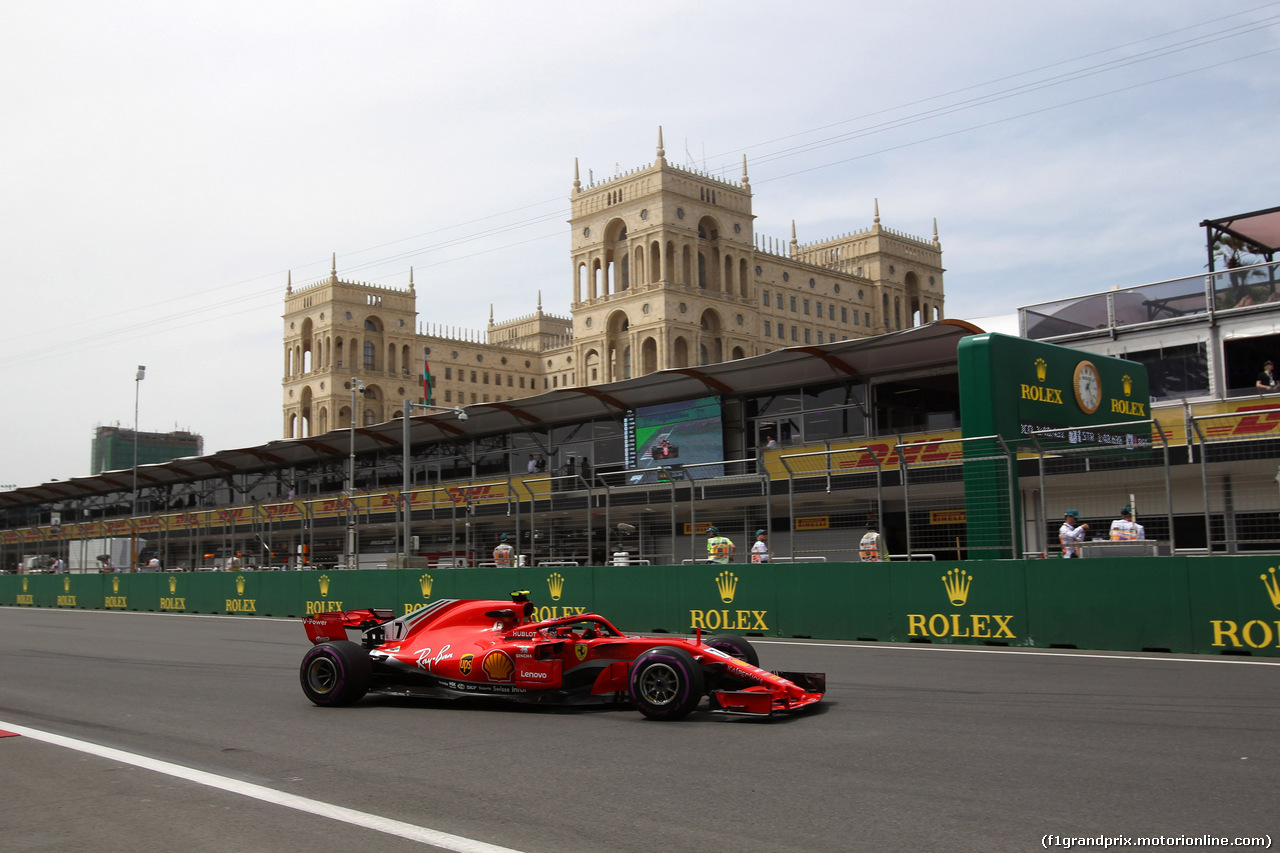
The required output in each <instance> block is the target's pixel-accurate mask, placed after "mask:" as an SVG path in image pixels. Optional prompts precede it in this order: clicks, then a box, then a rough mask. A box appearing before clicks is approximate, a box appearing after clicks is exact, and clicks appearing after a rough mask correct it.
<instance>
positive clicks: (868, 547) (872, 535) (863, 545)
mask: <svg viewBox="0 0 1280 853" xmlns="http://www.w3.org/2000/svg"><path fill="white" fill-rule="evenodd" d="M879 526H880V525H879V523H878V522H877V521H876V520H875V519H874V518H873V519H871V520H870V521H868V522H867V532H866V533H864V534H862V540H861V541H860V542H858V554H859V556H861V558H862V562H864V563H882V562H885V561H887V560H888V559H889V555H888V553H887V552H886V551H885V544H884V537H882V536H881V535H880V532H879V531H878V530H877V529H876V528H877V527H879Z"/></svg>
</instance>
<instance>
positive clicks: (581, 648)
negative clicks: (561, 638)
mask: <svg viewBox="0 0 1280 853" xmlns="http://www.w3.org/2000/svg"><path fill="white" fill-rule="evenodd" d="M573 654H574V656H575V657H576V658H577V659H578V660H580V661H581V660H586V659H587V646H586V644H585V643H575V644H574V646H573Z"/></svg>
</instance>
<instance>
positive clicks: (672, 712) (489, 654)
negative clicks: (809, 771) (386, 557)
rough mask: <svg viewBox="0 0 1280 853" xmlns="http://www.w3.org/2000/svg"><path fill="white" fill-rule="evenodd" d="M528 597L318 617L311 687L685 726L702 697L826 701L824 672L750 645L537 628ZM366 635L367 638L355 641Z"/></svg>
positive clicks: (776, 703) (739, 706) (591, 622)
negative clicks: (605, 712)
mask: <svg viewBox="0 0 1280 853" xmlns="http://www.w3.org/2000/svg"><path fill="white" fill-rule="evenodd" d="M533 609H534V608H533V604H532V603H531V602H530V601H529V599H528V594H527V593H513V594H512V600H511V601H461V600H453V599H446V600H441V601H436V602H433V603H432V604H429V605H427V606H425V607H422V608H420V609H418V610H415V611H413V612H412V613H409V614H407V615H405V616H401V617H399V618H392V613H391V611H390V610H348V611H345V612H342V613H318V614H316V615H314V616H311V617H308V618H307V620H306V629H307V636H308V637H309V638H310V639H311V642H312V643H314V644H315V645H314V647H313V648H312V649H310V650H309V651H308V652H307V654H306V655H305V656H304V657H303V658H302V667H301V671H300V678H301V681H302V691H303V692H304V693H305V694H306V695H307V698H308V699H310V700H311V701H312V702H314V703H316V704H317V705H346V704H350V703H351V702H355V701H356V700H357V699H359V698H360V697H362V696H363V695H364V694H365V693H367V692H370V691H374V692H377V693H384V694H391V695H398V696H427V697H437V698H458V697H463V696H490V697H499V698H502V699H506V700H509V701H516V702H528V703H555V704H564V705H578V704H607V703H614V702H620V701H626V700H628V699H629V700H630V701H631V702H633V703H634V704H635V706H636V708H637V709H639V711H640V713H642V714H644V715H645V716H646V717H650V718H652V719H655V720H677V719H680V718H681V717H683V716H685V715H687V714H688V713H689V712H690V711H692V710H694V708H696V707H697V706H698V704H699V703H700V702H701V701H702V697H703V696H704V695H709V696H710V698H711V710H712V711H715V712H720V713H726V714H747V715H753V716H769V715H772V714H774V713H777V712H782V711H796V710H799V709H801V708H805V707H809V706H812V705H814V704H816V703H818V702H820V701H821V700H822V695H823V693H824V692H825V691H826V675H825V674H824V673H814V672H804V673H796V672H767V671H765V670H763V669H760V668H759V666H757V663H758V662H759V661H758V659H757V656H756V652H755V649H754V648H752V646H751V644H750V643H748V642H747V641H746V640H744V639H743V638H742V637H739V636H736V635H733V634H720V635H718V636H714V637H708V638H706V639H705V640H704V639H701V638H700V637H699V638H698V639H681V638H678V637H639V636H632V635H628V634H624V633H622V632H621V631H619V630H618V629H617V628H615V627H614V626H613V625H612V624H610V623H609V621H608V620H607V619H605V618H604V617H602V616H597V615H595V614H594V613H585V614H579V615H577V616H565V617H561V618H559V619H548V620H546V621H544V622H531V621H529V617H530V615H531V614H532V613H533ZM348 629H350V630H352V631H359V632H360V633H361V636H362V642H361V643H359V644H357V643H354V642H350V641H349V640H348V639H347V631H348Z"/></svg>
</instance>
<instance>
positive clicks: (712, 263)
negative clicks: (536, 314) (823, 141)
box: [570, 128, 943, 385]
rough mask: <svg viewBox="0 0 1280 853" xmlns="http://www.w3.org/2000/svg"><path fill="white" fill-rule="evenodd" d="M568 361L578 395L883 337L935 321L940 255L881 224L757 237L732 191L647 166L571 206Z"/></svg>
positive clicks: (579, 190)
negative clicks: (789, 349) (668, 372)
mask: <svg viewBox="0 0 1280 853" xmlns="http://www.w3.org/2000/svg"><path fill="white" fill-rule="evenodd" d="M571 202H572V215H571V218H570V225H571V228H572V249H571V255H572V260H573V275H574V290H573V303H572V312H573V342H574V354H575V358H576V361H577V363H578V365H580V366H581V375H580V378H579V381H580V382H581V383H582V384H585V385H594V384H598V383H601V382H611V381H616V380H620V379H626V378H630V377H632V376H641V375H644V374H647V373H652V372H654V371H657V370H665V369H668V368H692V367H696V366H698V365H702V364H713V363H716V362H720V361H725V360H728V359H735V358H743V357H745V356H751V355H757V354H760V353H763V352H768V351H770V350H773V349H779V348H782V347H786V346H796V345H802V344H812V343H825V342H831V341H837V340H844V339H847V338H850V337H863V336H867V335H873V334H881V333H883V332H886V331H894V330H897V329H904V328H907V327H909V326H913V325H919V324H922V323H928V322H933V321H935V320H937V319H940V318H941V317H942V316H943V314H942V312H943V289H942V272H943V269H942V249H941V245H940V244H939V242H938V237H937V225H936V221H935V225H934V236H933V240H932V241H925V240H921V239H919V238H916V237H911V236H910V235H907V234H903V233H900V232H896V231H891V230H889V229H886V228H884V227H882V226H881V224H880V212H879V202H878V201H877V202H876V203H875V218H874V222H873V224H872V227H871V228H870V229H867V230H864V231H861V232H857V233H851V234H845V235H841V236H838V237H835V238H827V239H822V240H818V241H815V242H812V243H801V242H800V241H799V240H798V239H797V237H796V229H795V224H794V222H793V223H792V230H791V239H790V241H789V242H786V243H784V242H783V241H780V240H770V239H767V238H762V237H760V236H758V235H756V234H755V232H754V227H753V223H754V219H755V217H754V214H753V213H752V193H751V182H750V177H749V175H748V173H747V163H746V158H745V157H744V158H743V164H742V178H741V181H740V182H738V183H734V182H731V181H726V180H723V179H721V178H717V177H714V176H712V175H709V174H705V173H702V172H697V171H695V170H691V169H687V168H684V167H681V166H676V165H673V164H671V163H669V162H667V159H666V152H665V151H664V149H663V141H662V130H661V128H659V130H658V149H657V156H656V158H655V159H654V162H653V163H652V164H651V165H649V166H646V167H642V168H639V169H634V170H632V171H629V172H626V173H624V174H620V175H618V176H616V177H613V178H610V179H606V180H603V181H600V182H598V183H595V182H593V183H591V184H590V185H589V186H585V187H584V186H583V185H582V181H581V176H580V174H579V172H578V166H577V163H576V162H575V164H574V181H573V192H572V196H571Z"/></svg>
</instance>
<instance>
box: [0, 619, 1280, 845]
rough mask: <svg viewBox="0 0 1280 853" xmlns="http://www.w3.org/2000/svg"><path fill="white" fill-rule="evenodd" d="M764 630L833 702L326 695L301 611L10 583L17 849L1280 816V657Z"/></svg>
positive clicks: (706, 838)
mask: <svg viewBox="0 0 1280 853" xmlns="http://www.w3.org/2000/svg"><path fill="white" fill-rule="evenodd" d="M757 645H758V649H759V652H760V657H761V663H762V665H764V666H765V667H766V668H777V669H809V670H820V671H825V672H826V673H827V678H828V682H827V683H828V693H827V701H826V702H824V704H823V705H821V706H819V709H818V710H817V711H815V712H812V713H808V714H803V715H800V716H797V717H794V718H786V719H780V720H774V721H761V720H754V719H744V718H726V717H713V716H711V715H709V714H707V713H705V711H699V712H697V713H695V714H694V715H693V716H691V717H690V718H688V719H686V720H684V721H681V722H677V723H656V722H651V721H648V720H646V719H644V718H643V717H641V716H640V715H639V714H638V713H636V712H635V711H634V710H630V709H619V710H613V709H610V710H589V711H579V710H573V711H565V710H542V709H530V708H520V707H514V706H506V705H497V704H485V703H478V704H477V703H468V704H461V703H448V702H445V703H433V702H425V701H405V700H391V699H377V698H366V699H365V700H363V701H362V702H361V703H359V704H358V705H356V706H354V707H351V708H343V709H324V708H317V707H314V706H313V705H311V704H310V703H309V702H308V701H307V700H306V699H305V698H304V697H303V695H302V692H301V690H300V688H299V686H298V675H297V670H298V663H299V661H300V660H301V657H302V654H303V652H304V651H305V650H306V648H307V640H306V638H305V635H304V633H303V630H302V626H301V624H300V622H298V621H295V620H268V619H253V618H244V617H198V616H181V615H158V614H140V613H104V612H96V611H54V610H37V609H18V608H0V729H6V730H9V731H19V732H20V734H19V735H18V736H15V737H3V738H0V786H2V789H0V795H2V796H3V807H2V808H0V849H4V850H6V851H36V850H38V851H44V850H57V851H81V850H83V851H218V853H225V851H228V850H233V851H278V850H375V851H386V853H395V851H410V850H412V851H422V850H457V851H476V853H485V851H495V850H497V849H498V848H506V849H507V850H514V851H521V853H551V851H566V853H577V851H600V850H608V851H665V852H668V853H684V851H690V853H692V851H697V852H698V853H706V851H713V850H726V849H727V850H761V851H806V853H807V852H808V851H849V850H875V851H879V850H885V851H896V850H904V851H905V850H913V851H914V850H947V851H950V850H975V851H976V850H981V851H988V850H1031V849H1040V848H1041V846H1042V841H1043V839H1044V836H1046V835H1049V834H1052V835H1058V836H1066V837H1073V836H1074V837H1090V838H1097V837H1098V836H1112V837H1116V836H1129V837H1130V838H1138V837H1146V836H1161V835H1163V836H1190V837H1195V836H1203V835H1210V836H1217V837H1229V838H1232V839H1234V838H1235V837H1244V836H1267V837H1270V838H1272V839H1273V840H1277V841H1280V838H1277V835H1278V830H1280V804H1278V801H1277V792H1280V665H1277V664H1280V661H1275V660H1274V659H1272V660H1269V661H1268V660H1266V659H1248V658H1244V659H1241V658H1210V657H1195V656H1177V655H1169V656H1160V655H1155V654H1134V655H1114V654H1091V653H1086V652H1061V651H1049V652H1035V651H1024V650H1000V649H991V648H987V649H983V648H975V647H957V646H887V645H876V644H857V643H824V642H817V641H789V642H784V641H769V640H761V641H759V642H758V644H757ZM59 737H63V738H66V739H67V740H65V741H62V740H58V738H59ZM54 741H56V742H54ZM86 749H87V750H95V751H90V752H87V751H85V750H86ZM104 749H109V750H117V751H118V752H110V751H106V752H104ZM139 765H142V766H139ZM423 839H426V840H423ZM433 841H434V842H436V843H431V842H433ZM495 845H496V847H495ZM1183 849H1201V848H1199V847H1184V848H1183ZM1207 849H1225V848H1224V847H1222V846H1219V845H1209V846H1207Z"/></svg>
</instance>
